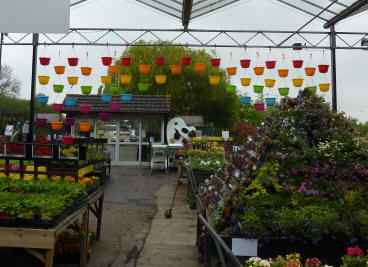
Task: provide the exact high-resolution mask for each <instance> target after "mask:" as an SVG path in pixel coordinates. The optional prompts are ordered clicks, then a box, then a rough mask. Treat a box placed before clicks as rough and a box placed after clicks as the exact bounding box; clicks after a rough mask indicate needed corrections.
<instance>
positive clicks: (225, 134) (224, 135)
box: [222, 131, 230, 141]
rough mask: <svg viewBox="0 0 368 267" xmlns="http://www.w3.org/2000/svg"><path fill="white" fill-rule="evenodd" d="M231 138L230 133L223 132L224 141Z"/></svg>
mask: <svg viewBox="0 0 368 267" xmlns="http://www.w3.org/2000/svg"><path fill="white" fill-rule="evenodd" d="M229 137H230V133H229V131H222V138H223V139H224V141H227V140H229Z"/></svg>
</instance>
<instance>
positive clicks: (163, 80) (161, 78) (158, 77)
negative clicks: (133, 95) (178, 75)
mask: <svg viewBox="0 0 368 267" xmlns="http://www.w3.org/2000/svg"><path fill="white" fill-rule="evenodd" d="M155 80H156V83H157V84H165V83H166V75H156V76H155Z"/></svg>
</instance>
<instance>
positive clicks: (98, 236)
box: [96, 194, 104, 241]
mask: <svg viewBox="0 0 368 267" xmlns="http://www.w3.org/2000/svg"><path fill="white" fill-rule="evenodd" d="M103 201H104V194H102V196H101V197H100V199H99V200H98V202H99V205H98V218H97V231H96V241H100V236H101V225H102V210H103Z"/></svg>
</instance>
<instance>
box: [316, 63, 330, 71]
mask: <svg viewBox="0 0 368 267" xmlns="http://www.w3.org/2000/svg"><path fill="white" fill-rule="evenodd" d="M328 68H329V65H325V64H322V65H318V70H319V72H320V73H327V72H328Z"/></svg>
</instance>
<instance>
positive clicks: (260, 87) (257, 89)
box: [253, 85, 264, 94]
mask: <svg viewBox="0 0 368 267" xmlns="http://www.w3.org/2000/svg"><path fill="white" fill-rule="evenodd" d="M263 89H264V86H263V85H253V91H254V92H255V93H257V94H261V93H262V92H263Z"/></svg>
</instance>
